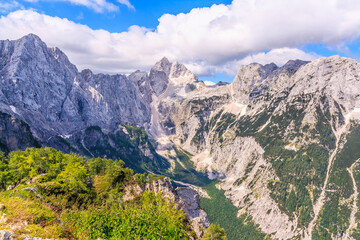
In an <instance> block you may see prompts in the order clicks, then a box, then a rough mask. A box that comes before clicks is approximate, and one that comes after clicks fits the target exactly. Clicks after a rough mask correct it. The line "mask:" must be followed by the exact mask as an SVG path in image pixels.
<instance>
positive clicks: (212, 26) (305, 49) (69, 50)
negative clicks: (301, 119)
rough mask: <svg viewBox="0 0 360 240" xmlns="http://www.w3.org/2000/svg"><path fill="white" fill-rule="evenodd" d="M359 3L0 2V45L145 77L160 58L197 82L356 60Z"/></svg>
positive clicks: (217, 0)
mask: <svg viewBox="0 0 360 240" xmlns="http://www.w3.org/2000/svg"><path fill="white" fill-rule="evenodd" d="M359 2H360V1H358V0H331V1H322V0H272V1H268V0H227V1H221V0H181V1H173V0H167V1H159V0H153V1H144V0H1V1H0V29H2V31H0V39H17V38H20V37H21V36H23V35H25V34H28V33H35V34H37V35H39V36H40V37H41V38H42V39H43V40H44V41H45V42H46V43H47V44H48V46H57V47H59V48H60V49H62V50H63V51H64V52H65V53H66V54H67V55H68V56H69V58H70V60H71V61H72V62H73V63H74V64H76V65H77V66H78V67H79V69H80V70H81V69H84V68H90V69H92V70H94V71H95V72H105V73H129V72H131V71H133V70H136V69H140V70H149V68H150V67H151V66H152V65H153V64H154V63H155V62H156V61H157V60H159V59H160V58H161V57H162V56H166V57H168V58H169V59H170V60H172V61H179V62H181V63H184V64H185V65H186V66H187V67H188V68H189V69H190V70H191V71H193V72H194V73H196V74H197V75H199V76H200V79H206V80H212V81H219V80H223V81H231V80H232V78H233V76H234V75H235V73H236V71H237V69H238V68H239V67H240V65H243V64H248V63H251V62H259V63H262V64H266V63H270V62H275V63H276V64H278V65H282V64H284V63H286V61H288V60H290V59H294V58H299V59H304V60H313V59H316V58H318V57H321V56H331V55H335V54H338V55H341V56H345V57H351V58H355V59H357V60H358V58H359V56H360V52H359V46H360V40H359V36H360V4H359Z"/></svg>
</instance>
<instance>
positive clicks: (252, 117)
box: [0, 34, 360, 239]
mask: <svg viewBox="0 0 360 240" xmlns="http://www.w3.org/2000/svg"><path fill="white" fill-rule="evenodd" d="M0 111H1V114H0V150H1V151H3V152H5V153H6V154H7V153H9V152H11V151H14V150H18V149H22V150H24V149H25V148H28V147H52V148H55V149H57V150H60V151H62V152H64V153H70V152H73V153H77V154H79V155H81V156H85V157H105V158H109V159H122V160H123V161H124V162H125V164H126V166H128V167H130V168H132V169H133V170H134V171H135V172H139V173H141V172H149V173H152V174H154V175H165V176H167V177H169V178H170V179H172V180H174V182H175V183H176V184H178V185H185V186H190V187H191V188H192V189H195V190H196V191H198V192H199V194H200V195H201V196H202V197H201V203H200V205H201V207H202V208H203V209H204V210H205V211H206V212H207V214H208V218H209V220H210V222H218V223H220V226H221V227H223V228H225V231H226V234H227V236H228V239H264V238H266V239H332V238H333V239H338V238H341V239H360V225H359V223H360V211H359V207H358V206H359V204H360V198H359V196H358V193H359V191H360V161H359V159H360V125H359V123H360V63H358V62H357V61H355V60H353V59H349V58H342V57H339V56H333V57H328V58H319V59H317V60H314V61H312V62H305V61H301V60H294V61H289V62H288V63H287V64H285V65H284V66H282V67H278V66H276V65H275V64H267V65H260V64H256V63H253V64H250V65H247V66H241V67H240V69H239V71H238V73H237V75H236V76H235V78H234V80H233V82H232V83H231V84H227V83H218V84H216V85H214V86H207V85H205V84H204V82H202V81H199V80H198V78H197V77H196V76H195V75H194V74H193V73H191V72H190V71H189V70H188V69H187V68H186V67H185V66H184V65H182V64H180V63H177V62H174V63H171V62H169V60H168V59H166V58H163V59H161V60H160V61H159V62H157V63H156V64H155V65H154V66H153V68H152V69H151V70H150V72H141V71H136V72H134V73H132V74H130V75H120V74H119V75H107V74H94V73H93V72H91V70H83V71H81V72H79V71H78V70H77V68H76V66H74V65H73V64H72V63H71V62H70V61H69V60H68V58H67V57H66V55H65V54H64V53H63V52H61V50H59V49H58V48H49V47H47V46H46V44H45V43H44V42H42V41H41V39H40V38H38V37H37V36H36V35H33V34H30V35H27V36H24V37H23V38H21V39H19V40H15V41H9V40H4V41H0ZM220 208H221V211H220ZM201 214H204V213H203V212H201Z"/></svg>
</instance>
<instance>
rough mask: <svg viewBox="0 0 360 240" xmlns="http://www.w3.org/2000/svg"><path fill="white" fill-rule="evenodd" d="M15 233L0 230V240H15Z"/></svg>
mask: <svg viewBox="0 0 360 240" xmlns="http://www.w3.org/2000/svg"><path fill="white" fill-rule="evenodd" d="M15 239H16V236H15V233H13V232H11V231H7V230H0V240H15Z"/></svg>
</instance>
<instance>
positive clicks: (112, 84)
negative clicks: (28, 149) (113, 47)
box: [0, 34, 150, 141]
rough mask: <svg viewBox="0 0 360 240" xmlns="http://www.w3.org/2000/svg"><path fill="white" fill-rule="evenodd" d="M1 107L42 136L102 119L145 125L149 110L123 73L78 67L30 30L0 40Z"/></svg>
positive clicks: (110, 125) (110, 124) (67, 131)
mask: <svg viewBox="0 0 360 240" xmlns="http://www.w3.org/2000/svg"><path fill="white" fill-rule="evenodd" d="M0 80H1V81H0V86H1V91H0V110H1V111H3V112H6V113H9V114H10V115H13V116H16V117H18V118H19V119H21V120H23V121H25V122H26V123H28V124H29V125H30V126H31V130H32V131H33V132H34V134H35V135H36V136H37V137H38V138H39V139H40V140H42V141H46V140H47V139H48V138H50V137H53V136H56V135H59V134H63V135H64V134H66V135H68V134H72V133H73V132H75V131H78V130H80V129H82V128H85V127H88V126H92V125H98V126H100V127H102V128H110V129H112V128H116V127H117V124H118V123H127V124H132V125H138V126H143V125H145V123H146V122H149V121H150V110H149V108H148V106H147V105H146V104H145V102H144V100H143V99H142V97H141V96H140V94H139V90H138V89H137V88H136V87H135V85H134V84H133V83H132V82H131V81H130V80H129V79H128V78H127V77H126V76H124V75H114V76H110V75H104V74H93V73H92V72H91V71H89V70H85V71H83V72H81V73H79V72H78V71H77V69H76V67H75V66H74V65H73V64H71V63H70V62H69V60H68V58H67V57H66V56H65V54H64V53H62V52H61V51H60V50H59V49H57V48H48V47H47V46H46V44H45V43H44V42H42V41H41V40H40V39H39V38H38V37H37V36H35V35H33V34H30V35H27V36H25V37H23V38H21V39H19V40H16V41H8V40H6V41H0Z"/></svg>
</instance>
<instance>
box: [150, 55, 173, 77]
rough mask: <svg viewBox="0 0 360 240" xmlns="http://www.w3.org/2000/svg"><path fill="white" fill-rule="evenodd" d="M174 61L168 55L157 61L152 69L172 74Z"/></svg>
mask: <svg viewBox="0 0 360 240" xmlns="http://www.w3.org/2000/svg"><path fill="white" fill-rule="evenodd" d="M171 66H172V63H171V62H170V61H169V59H167V58H166V57H163V58H162V59H161V60H160V61H158V62H157V63H155V65H154V66H153V67H152V69H151V71H159V72H165V73H166V75H167V76H169V74H170V70H171Z"/></svg>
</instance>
